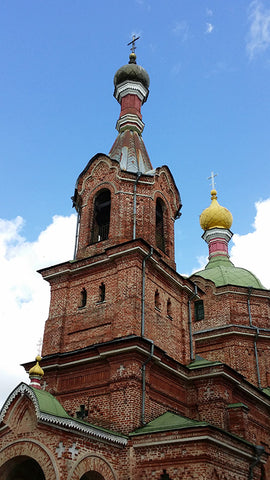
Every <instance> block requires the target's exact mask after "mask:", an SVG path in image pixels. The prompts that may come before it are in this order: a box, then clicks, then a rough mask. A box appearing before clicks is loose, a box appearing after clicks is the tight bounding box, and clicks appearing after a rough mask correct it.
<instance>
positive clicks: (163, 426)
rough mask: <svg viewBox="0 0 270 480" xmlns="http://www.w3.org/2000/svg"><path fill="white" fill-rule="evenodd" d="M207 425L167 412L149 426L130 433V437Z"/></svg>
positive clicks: (148, 424)
mask: <svg viewBox="0 0 270 480" xmlns="http://www.w3.org/2000/svg"><path fill="white" fill-rule="evenodd" d="M206 425H208V424H207V423H206V422H198V421H196V420H191V419H190V418H187V417H184V416H183V415H178V414H176V413H172V412H166V413H163V415H161V416H160V417H158V418H155V420H152V422H149V423H147V425H145V426H144V427H141V428H138V429H137V430H135V431H134V432H132V433H130V435H131V436H133V435H144V434H149V433H156V432H164V431H170V430H179V429H181V428H188V427H194V426H206Z"/></svg>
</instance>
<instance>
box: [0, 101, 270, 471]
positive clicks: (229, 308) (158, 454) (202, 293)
mask: <svg viewBox="0 0 270 480" xmlns="http://www.w3.org/2000/svg"><path fill="white" fill-rule="evenodd" d="M124 98H125V97H124ZM134 105H135V106H136V101H135V99H134V102H131V103H130V99H128V98H127V99H126V100H124V105H122V110H123V109H124V108H125V109H126V108H127V112H126V110H125V112H124V113H125V115H126V114H127V115H128V114H129V113H130V112H129V111H128V108H129V107H130V108H131V107H132V108H133V107H134ZM131 113H132V112H131ZM133 113H134V112H133ZM73 201H74V205H75V206H76V209H77V211H78V215H79V220H80V222H79V229H78V242H77V248H76V256H75V259H74V260H72V261H67V262H65V263H62V264H60V265H55V266H52V267H48V268H45V269H43V270H42V271H41V272H40V273H41V274H42V276H43V278H44V279H45V280H46V281H48V282H49V283H50V286H51V303H50V311H49V317H48V320H47V322H46V325H45V331H44V340H43V352H42V355H43V359H42V362H41V366H42V368H43V370H44V372H45V376H44V381H45V382H44V384H43V388H44V390H41V391H40V393H38V392H36V389H35V388H32V387H31V386H30V387H29V386H26V385H25V384H21V385H19V386H18V387H17V389H16V390H15V391H14V392H12V393H11V395H10V397H9V398H8V399H7V402H6V404H5V405H4V408H3V410H2V413H1V417H0V420H1V424H0V480H16V479H17V480H19V479H20V480H26V478H31V479H32V480H44V479H46V480H60V479H61V480H62V479H63V480H64V479H65V480H66V479H67V480H139V479H140V480H141V479H142V480H146V479H147V480H148V479H152V480H178V479H181V480H182V479H183V480H192V479H194V480H199V479H200V480H201V479H203V480H206V479H207V480H208V479H209V478H211V479H214V480H225V479H226V480H246V479H249V480H251V479H254V480H263V479H264V480H265V479H268V480H270V465H269V460H268V455H269V453H270V423H269V414H270V395H269V383H270V381H269V380H270V379H269V371H270V369H269V367H270V365H269V362H270V361H269V357H270V356H269V349H270V341H269V335H270V330H269V318H270V311H269V310H270V301H269V300H270V296H269V291H266V290H256V291H255V290H253V291H250V290H248V289H247V288H244V287H235V286H229V285H227V286H224V287H218V288H217V287H215V285H214V283H213V282H211V281H209V280H204V279H203V278H201V277H198V276H196V275H195V276H193V277H192V279H187V278H184V277H182V276H181V275H179V274H178V273H177V272H176V270H175V259H174V222H175V219H176V218H177V217H178V216H179V210H180V207H181V201H180V196H179V192H178V190H177V187H176V186H175V183H174V180H173V177H172V175H171V173H170V171H169V169H168V168H167V167H166V166H163V167H160V168H157V169H156V170H153V171H151V172H150V171H149V172H148V173H142V172H139V171H137V172H136V171H127V170H123V169H121V166H120V163H119V162H118V161H116V160H113V159H111V158H110V157H108V156H106V155H103V154H98V155H96V156H95V157H94V158H93V159H92V160H91V161H90V162H89V164H88V165H87V166H86V168H85V169H84V171H83V172H82V173H81V175H80V176H79V178H78V181H77V184H76V189H75V195H74V197H73ZM195 284H196V285H195ZM196 286H197V289H196ZM198 301H203V307H204V312H203V315H201V317H200V320H198V319H197V314H196V302H198ZM32 365H33V363H31V364H30V363H29V364H27V365H25V368H26V370H27V371H28V370H29V368H30V367H31V366H32ZM50 394H51V395H50ZM53 399H54V400H53ZM55 399H56V400H57V401H58V402H59V403H58V402H56V400H55ZM61 405H62V407H64V409H65V412H64V410H61V408H62V407H61ZM63 412H64V413H63ZM166 422H167V423H166Z"/></svg>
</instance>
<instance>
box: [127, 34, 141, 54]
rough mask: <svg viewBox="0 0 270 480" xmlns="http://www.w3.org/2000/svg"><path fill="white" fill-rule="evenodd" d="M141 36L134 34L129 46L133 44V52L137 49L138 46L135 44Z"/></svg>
mask: <svg viewBox="0 0 270 480" xmlns="http://www.w3.org/2000/svg"><path fill="white" fill-rule="evenodd" d="M139 38H140V37H136V35H133V36H132V40H131V42H129V43H128V46H129V45H132V47H131V49H130V50H131V52H132V53H135V50H136V48H137V47H136V45H135V42H136V41H137V40H139Z"/></svg>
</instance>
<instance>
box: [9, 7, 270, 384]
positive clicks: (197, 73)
mask: <svg viewBox="0 0 270 480" xmlns="http://www.w3.org/2000/svg"><path fill="white" fill-rule="evenodd" d="M133 34H136V35H140V40H139V41H138V42H137V50H136V53H137V61H138V63H139V64H141V65H142V66H143V67H144V68H145V69H146V70H147V71H148V73H149V75H150V94H149V98H148V101H147V103H146V104H145V105H144V106H143V109H142V114H143V120H144V122H145V125H146V126H145V130H144V133H143V138H144V142H145V144H146V147H147V149H148V153H149V155H150V159H151V161H152V164H153V167H157V166H159V165H162V164H167V165H168V166H169V168H170V169H171V171H172V173H173V175H174V178H175V181H176V184H177V186H178V188H179V190H180V194H181V197H182V203H183V208H182V216H181V218H180V219H179V220H177V222H176V260H177V268H178V271H179V273H185V274H190V273H191V272H192V271H193V270H194V269H198V268H200V262H202V263H203V262H205V257H206V256H207V253H208V251H207V245H206V244H205V243H204V242H203V240H202V239H201V234H202V231H201V229H200V226H199V215H200V213H201V211H202V210H203V209H204V208H206V207H207V206H208V205H209V204H210V190H211V186H210V181H209V180H208V177H209V175H210V173H211V171H214V172H215V173H217V174H218V176H217V177H216V188H217V191H218V200H219V202H220V203H221V204H222V205H224V206H226V207H227V208H229V209H230V210H231V212H232V214H233V217H234V222H233V225H232V231H233V232H234V233H235V234H237V235H235V237H234V240H233V241H235V242H236V244H235V245H234V244H233V241H232V242H231V243H232V246H233V252H234V254H233V255H232V257H233V259H234V260H235V262H236V263H237V262H238V261H239V262H240V264H241V266H246V268H250V269H253V270H254V269H257V270H256V271H255V270H254V271H255V273H257V275H258V276H260V278H261V280H262V281H263V282H264V283H265V285H266V286H268V288H270V276H269V271H270V261H269V253H268V250H267V248H268V247H267V245H266V239H267V238H269V236H268V235H269V234H270V232H269V215H270V191H269V176H270V175H269V174H270V167H269V164H270V162H269V154H270V135H269V124H270V102H269V98H270V81H269V76H270V5H269V2H268V1H266V0H255V1H249V0H237V2H236V1H235V0H223V1H222V0H209V1H208V0H207V1H206V0H174V1H173V0H166V2H164V1H159V0H130V1H127V0H126V1H123V0H116V1H108V0H104V1H100V2H93V1H90V0H72V1H71V0H54V1H51V0H46V1H44V0H27V2H22V1H21V0H12V1H10V0H2V1H1V5H0V45H1V49H0V55H1V57H0V60H1V73H0V96H1V108H0V165H1V179H2V182H1V185H2V201H1V205H0V256H2V260H1V258H0V260H1V261H2V267H1V271H2V284H3V285H4V286H5V288H6V293H5V297H6V298H9V302H12V298H13V297H14V295H13V297H12V293H14V292H17V293H16V295H15V297H16V305H14V310H12V309H10V303H9V305H8V306H7V308H6V309H4V307H3V306H2V310H3V315H4V321H5V322H6V324H10V325H11V326H12V328H13V329H14V323H13V322H19V323H20V324H23V325H24V330H23V328H22V326H21V327H20V328H22V330H21V335H23V334H24V333H23V332H25V331H27V328H28V329H30V330H31V331H33V330H32V329H34V327H33V325H36V324H37V323H38V325H39V327H38V328H37V331H35V333H34V334H33V335H32V338H29V336H28V339H27V341H26V340H25V339H24V342H25V346H27V347H26V350H25V352H26V353H24V351H23V350H22V347H20V348H19V347H18V345H17V343H16V341H15V340H14V348H17V351H18V354H17V357H18V358H17V357H16V358H15V357H14V359H13V361H14V364H15V363H16V362H17V363H19V362H23V361H28V360H31V358H29V356H28V355H27V353H28V352H29V355H30V351H31V347H30V344H31V342H32V344H34V347H33V351H34V350H35V349H36V337H39V335H41V334H42V328H43V323H44V320H45V318H46V315H47V310H46V308H47V307H46V308H45V307H44V308H45V313H44V312H43V311H42V313H41V312H39V310H38V308H37V304H38V302H40V300H39V301H38V300H37V295H38V293H37V292H38V288H39V285H40V283H39V280H36V277H35V280H32V279H30V273H29V277H28V276H27V275H25V272H26V271H28V270H27V269H29V272H30V271H31V269H32V270H33V271H35V270H36V269H37V268H40V267H42V266H45V265H48V264H50V263H57V262H58V261H61V260H65V259H69V258H71V256H72V250H73V242H74V238H73V230H72V228H73V226H74V218H73V217H70V215H71V214H72V213H74V211H73V210H72V205H71V200H70V197H71V196H72V195H73V192H74V185H75V182H76V178H77V176H78V175H79V173H80V172H81V171H82V170H83V168H84V167H85V165H86V164H87V162H88V160H89V159H90V158H91V157H92V156H93V155H95V154H96V153H97V152H103V153H108V152H109V150H110V148H111V146H112V144H113V142H114V139H115V137H116V134H117V132H116V130H115V124H116V120H117V118H118V116H119V105H118V103H117V102H116V100H115V99H114V98H113V76H114V74H115V72H116V70H117V69H118V68H119V67H120V66H121V65H123V64H125V63H127V61H128V55H129V47H127V43H128V42H129V41H130V40H131V38H132V35H133ZM256 205H257V207H256ZM54 216H56V217H54ZM53 217H54V220H53ZM61 222H63V224H65V228H63V225H62V223H61ZM60 224H61V225H62V226H60V227H59V225H60ZM44 238H46V239H47V240H46V242H44ZM42 239H43V240H42ZM238 241H241V246H240V247H237V242H238ZM42 242H43V243H42ZM45 243H46V245H45ZM41 244H42V245H43V247H42V248H43V250H42V248H41V247H40V245H41ZM1 252H2V253H1ZM33 252H34V253H33ZM256 252H257V253H256ZM258 252H259V254H260V256H258ZM240 253H241V255H240ZM255 254H256V255H257V256H256V255H255ZM65 255H66V256H65ZM63 257H64V258H63ZM252 259H253V263H252ZM240 260H241V261H240ZM12 262H13V263H12ZM250 262H251V263H250ZM22 265H23V270H21V271H23V272H24V273H23V274H20V273H19V272H20V268H22ZM15 267H16V268H17V270H15ZM259 267H260V268H261V269H260V268H259ZM16 271H17V273H15V272H16ZM7 272H13V273H12V275H11V273H10V279H9V281H7V275H8V273H7ZM0 275H1V273H0ZM14 277H16V282H17V283H16V282H15V283H14ZM18 279H19V280H20V281H19V280H18ZM18 282H19V285H18ZM27 282H28V283H27ZM35 282H36V283H35ZM40 288H42V287H40ZM44 288H45V287H44ZM18 292H19V293H18ZM45 296H46V299H45V300H44V304H46V305H47V303H48V292H47V293H46V295H45ZM44 298H45V297H44ZM46 302H47V303H46ZM33 304H35V305H36V307H35V308H34V310H32V311H31V306H33ZM9 310H12V311H13V317H12V318H11V317H10V312H9ZM30 318H31V321H30ZM21 319H25V323H23V322H22V321H21ZM16 325H17V323H16ZM10 328H11V327H10ZM18 328H19V327H18ZM28 331H29V330H28ZM18 332H20V329H19V330H18ZM40 332H41V333H40ZM7 335H8V333H7ZM30 337H31V336H30ZM20 342H21V338H20ZM27 342H28V343H27ZM21 343H22V342H21ZM31 355H32V351H31ZM22 357H23V358H22ZM4 361H5V360H4V355H3V362H4ZM17 363H16V364H17ZM0 366H1V363H0ZM4 370H5V369H4ZM14 371H15V367H14ZM14 375H15V373H14Z"/></svg>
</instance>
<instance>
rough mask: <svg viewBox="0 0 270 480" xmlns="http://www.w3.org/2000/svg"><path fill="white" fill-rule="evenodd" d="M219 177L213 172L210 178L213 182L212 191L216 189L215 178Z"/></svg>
mask: <svg viewBox="0 0 270 480" xmlns="http://www.w3.org/2000/svg"><path fill="white" fill-rule="evenodd" d="M215 177H217V173H214V172H211V175H210V177H208V180H211V183H212V190H214V188H215V180H214V178H215Z"/></svg>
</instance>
